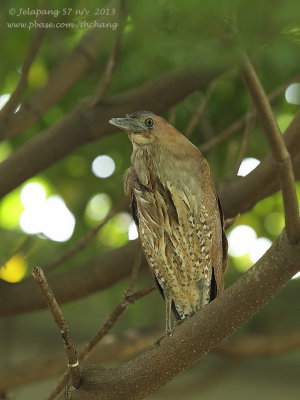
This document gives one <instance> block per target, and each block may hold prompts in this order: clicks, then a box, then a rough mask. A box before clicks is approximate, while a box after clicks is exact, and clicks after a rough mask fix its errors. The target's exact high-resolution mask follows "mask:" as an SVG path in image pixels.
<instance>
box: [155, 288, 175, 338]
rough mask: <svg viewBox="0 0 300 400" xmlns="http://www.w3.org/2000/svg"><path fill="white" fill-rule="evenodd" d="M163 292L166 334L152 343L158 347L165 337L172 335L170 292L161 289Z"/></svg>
mask: <svg viewBox="0 0 300 400" xmlns="http://www.w3.org/2000/svg"><path fill="white" fill-rule="evenodd" d="M163 291H164V298H165V302H166V334H165V335H162V336H159V337H158V338H157V339H155V341H154V342H153V344H154V345H158V344H159V343H160V342H161V340H162V339H163V338H165V337H166V336H169V335H172V331H173V328H172V297H171V296H170V291H169V289H163Z"/></svg>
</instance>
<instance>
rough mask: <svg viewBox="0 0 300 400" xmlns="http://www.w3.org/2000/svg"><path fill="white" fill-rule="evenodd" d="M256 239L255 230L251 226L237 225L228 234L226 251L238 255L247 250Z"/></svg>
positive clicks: (233, 255) (234, 255)
mask: <svg viewBox="0 0 300 400" xmlns="http://www.w3.org/2000/svg"><path fill="white" fill-rule="evenodd" d="M255 239H256V232H255V230H254V229H253V228H251V226H248V225H238V226H236V227H235V228H233V229H232V231H231V232H230V233H229V235H228V253H229V254H230V255H231V256H232V257H240V256H242V255H244V254H246V253H248V252H249V249H250V247H251V245H252V244H253V242H254V241H255Z"/></svg>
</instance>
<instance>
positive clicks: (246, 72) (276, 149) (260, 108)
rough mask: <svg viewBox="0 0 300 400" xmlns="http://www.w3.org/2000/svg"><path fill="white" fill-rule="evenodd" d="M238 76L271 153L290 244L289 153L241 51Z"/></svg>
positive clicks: (298, 231) (295, 236)
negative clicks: (248, 95)
mask: <svg viewBox="0 0 300 400" xmlns="http://www.w3.org/2000/svg"><path fill="white" fill-rule="evenodd" d="M240 68H241V75H242V78H243V80H244V82H245V85H246V87H247V89H248V91H249V93H250V96H251V98H252V100H253V103H254V105H255V107H256V112H257V114H258V116H259V118H260V120H261V123H262V125H263V128H264V133H265V135H266V137H267V140H268V143H269V146H270V149H271V153H272V155H273V158H274V160H275V162H276V169H277V174H278V178H279V184H280V187H281V190H282V197H283V204H284V214H285V225H286V233H287V236H288V238H289V240H290V241H291V242H292V243H295V242H297V241H298V240H299V239H300V219H299V206H298V199H297V193H296V187H295V177H294V171H293V166H292V161H291V157H290V154H289V152H288V150H287V148H286V145H285V143H284V140H283V138H282V136H281V133H280V130H279V127H278V125H277V122H276V120H275V117H274V115H273V112H272V109H271V106H270V103H269V101H268V98H267V96H266V94H265V92H264V89H263V87H262V85H261V83H260V81H259V79H258V76H257V74H256V72H255V70H254V68H253V66H252V64H251V61H250V60H249V58H248V56H247V54H246V53H245V52H244V51H243V50H242V51H241V60H240Z"/></svg>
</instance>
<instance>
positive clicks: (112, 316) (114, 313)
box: [47, 285, 156, 400]
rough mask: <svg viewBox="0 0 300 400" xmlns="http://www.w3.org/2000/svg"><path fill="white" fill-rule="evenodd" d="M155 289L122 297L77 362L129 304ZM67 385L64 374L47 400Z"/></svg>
mask: <svg viewBox="0 0 300 400" xmlns="http://www.w3.org/2000/svg"><path fill="white" fill-rule="evenodd" d="M155 288H156V287H155V286H154V285H153V286H149V287H147V288H145V289H142V290H139V291H138V292H135V293H133V294H129V295H127V296H124V298H123V299H122V300H121V301H120V302H119V303H118V304H117V306H116V307H115V309H114V310H113V311H112V312H111V314H110V315H109V317H108V318H107V320H106V321H105V322H104V324H103V325H102V326H101V327H100V329H99V330H98V331H97V332H96V334H95V335H94V336H93V337H92V338H91V339H90V341H89V342H88V343H87V344H86V345H85V346H84V348H83V349H82V350H81V352H80V353H79V356H78V360H79V362H81V363H82V362H84V361H85V360H86V359H87V358H88V357H89V356H90V354H91V352H92V351H93V350H94V349H95V347H96V346H97V344H98V343H99V342H100V340H101V339H103V337H104V336H105V335H106V334H107V333H108V332H109V331H110V330H111V328H112V327H113V326H114V325H115V323H116V322H117V321H118V319H119V318H120V316H121V315H122V314H123V313H124V311H126V310H127V308H128V306H129V305H130V304H132V303H134V302H135V301H136V300H139V299H140V298H142V297H144V296H146V295H147V294H149V293H151V292H152V291H153V290H154V289H155ZM67 383H68V374H67V373H65V374H64V375H62V377H61V378H60V380H59V381H58V382H57V384H56V386H55V388H54V389H53V390H52V392H51V393H50V395H49V397H48V398H47V400H54V399H55V398H56V396H58V395H59V393H61V391H62V390H63V389H64V387H65V386H66V384H67Z"/></svg>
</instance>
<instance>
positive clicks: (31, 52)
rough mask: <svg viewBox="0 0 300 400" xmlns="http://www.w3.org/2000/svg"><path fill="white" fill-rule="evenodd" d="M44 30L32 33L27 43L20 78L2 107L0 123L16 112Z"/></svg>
mask: <svg viewBox="0 0 300 400" xmlns="http://www.w3.org/2000/svg"><path fill="white" fill-rule="evenodd" d="M44 33H45V30H44V29H41V28H38V29H36V30H35V31H34V33H33V35H32V38H31V41H30V43H29V47H28V51H27V53H26V57H25V60H24V63H23V66H22V71H21V76H20V79H19V82H18V84H17V86H16V88H15V90H14V92H13V93H12V94H11V96H10V98H9V100H8V102H7V103H6V104H5V105H4V107H3V108H2V110H1V111H0V121H1V122H2V121H5V119H6V118H8V117H10V116H11V114H13V112H14V111H15V110H16V108H17V106H18V103H19V102H20V100H21V98H22V95H23V93H24V90H25V88H26V82H27V76H28V72H29V70H30V67H31V65H32V62H33V61H34V59H35V56H36V54H37V52H38V49H39V47H40V45H41V42H42V39H43V37H44Z"/></svg>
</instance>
